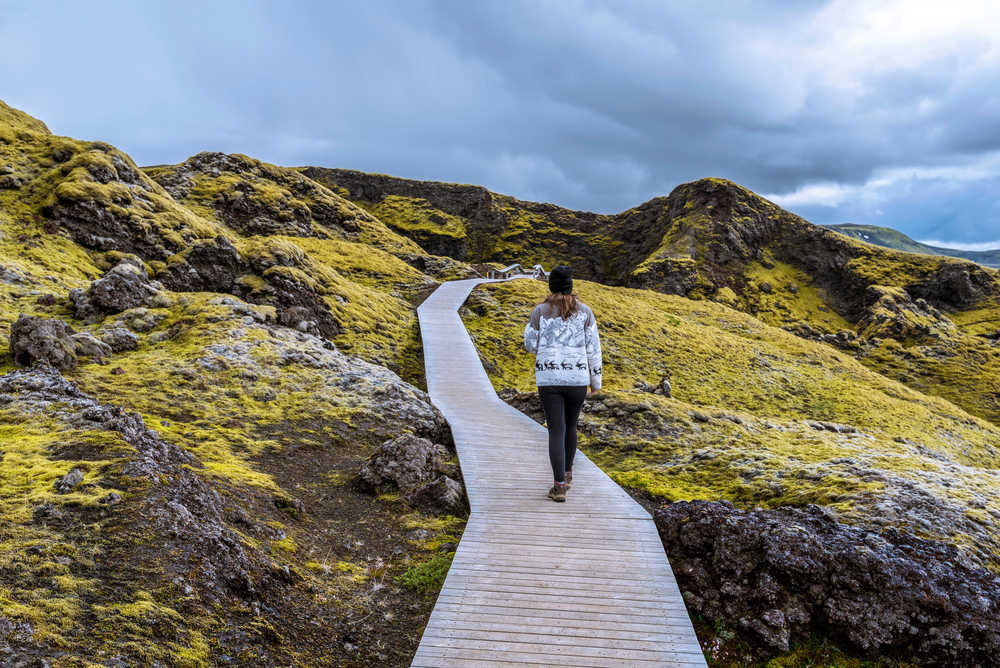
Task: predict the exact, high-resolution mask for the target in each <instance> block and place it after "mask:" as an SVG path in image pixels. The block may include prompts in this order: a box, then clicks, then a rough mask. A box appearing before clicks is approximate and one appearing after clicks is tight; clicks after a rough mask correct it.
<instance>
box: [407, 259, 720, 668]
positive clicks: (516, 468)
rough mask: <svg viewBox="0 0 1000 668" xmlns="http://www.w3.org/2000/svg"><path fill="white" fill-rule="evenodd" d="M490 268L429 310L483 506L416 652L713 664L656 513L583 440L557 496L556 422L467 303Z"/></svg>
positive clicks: (446, 388) (434, 379)
mask: <svg viewBox="0 0 1000 668" xmlns="http://www.w3.org/2000/svg"><path fill="white" fill-rule="evenodd" d="M484 282H490V281H483V280H481V279H470V280H464V281H450V282H447V283H444V284H442V285H441V286H440V287H439V288H438V289H437V290H436V291H435V292H434V293H433V294H432V295H431V296H430V297H428V298H427V300H426V301H425V302H424V303H423V304H422V305H421V306H420V308H419V309H418V310H417V314H418V317H419V320H420V333H421V336H422V338H423V345H424V364H425V366H426V374H427V389H428V391H429V393H430V396H431V400H432V401H433V402H434V405H436V406H437V407H438V408H439V409H440V410H441V412H442V413H444V415H445V417H446V418H447V419H448V423H449V424H450V425H451V429H452V433H453V434H454V436H455V444H456V447H457V449H458V456H459V460H460V462H461V465H462V474H463V475H464V477H465V484H466V488H467V489H468V492H469V503H470V506H471V509H472V514H471V515H470V517H469V522H468V525H467V526H466V529H465V533H464V534H463V535H462V540H461V542H460V543H459V546H458V550H457V551H456V553H455V559H454V561H453V562H452V565H451V570H450V571H449V572H448V577H447V579H446V580H445V583H444V587H443V588H442V589H441V593H440V594H439V595H438V599H437V603H436V604H435V606H434V610H433V612H432V613H431V617H430V620H429V621H428V623H427V627H426V629H425V630H424V634H423V637H422V638H421V640H420V646H419V647H418V648H417V653H416V655H415V656H414V658H413V664H412V665H414V666H521V667H522V668H524V667H525V666H531V665H535V666H539V665H541V666H560V667H563V666H567V667H568V666H636V667H651V666H683V667H685V668H687V667H689V666H690V667H695V666H705V660H704V657H703V655H702V652H701V648H700V647H699V645H698V640H697V638H696V637H695V634H694V629H693V628H692V626H691V622H690V620H689V619H688V614H687V610H686V609H685V607H684V601H683V599H682V598H681V594H680V591H679V590H678V588H677V584H676V583H675V581H674V576H673V572H672V571H671V570H670V564H669V563H668V562H667V556H666V554H665V553H664V551H663V545H662V543H661V542H660V537H659V535H658V533H657V531H656V527H655V525H654V524H653V520H652V518H651V517H650V515H649V513H647V512H646V511H645V510H644V509H643V508H642V507H641V506H639V505H638V504H637V503H636V502H635V501H633V500H632V498H631V497H629V495H628V494H626V493H625V491H624V490H622V489H621V488H620V487H619V486H618V485H617V484H615V483H614V482H613V481H612V480H611V479H610V478H608V477H607V476H606V475H605V474H604V473H603V472H602V471H601V470H600V469H598V468H597V467H596V466H595V465H594V464H593V463H591V461H590V460H589V459H587V458H586V457H585V456H584V455H583V454H582V453H578V454H577V457H576V461H575V462H574V469H573V474H574V480H573V489H571V490H570V491H569V493H568V494H567V500H566V503H553V502H552V501H550V500H549V499H548V498H547V497H546V493H547V492H548V489H549V487H550V486H551V484H552V477H551V476H552V473H551V469H550V468H549V461H548V445H547V443H548V441H547V436H546V432H545V428H544V427H542V426H540V425H539V424H538V423H536V422H535V421H534V420H532V419H531V418H529V417H528V416H526V415H524V414H523V413H521V412H520V411H518V410H516V409H514V408H512V407H510V406H508V405H507V404H505V403H504V402H503V401H501V400H500V398H499V397H497V395H496V392H494V390H493V386H492V385H491V384H490V381H489V378H487V376H486V372H485V371H484V369H483V367H482V364H481V363H480V361H479V355H478V353H477V352H476V349H475V346H474V345H473V343H472V340H471V339H470V338H469V335H468V333H467V332H466V330H465V327H464V325H463V324H462V321H461V319H460V318H459V316H458V307H459V306H461V305H462V303H463V302H464V301H465V299H466V297H467V296H468V295H469V293H470V292H471V291H472V289H473V288H474V287H475V286H476V285H477V284H478V283H484ZM508 335H509V336H514V337H520V336H521V332H520V331H516V332H510V333H509V334H508ZM525 354H527V353H525Z"/></svg>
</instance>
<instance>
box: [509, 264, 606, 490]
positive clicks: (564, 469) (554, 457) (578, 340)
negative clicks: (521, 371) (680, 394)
mask: <svg viewBox="0 0 1000 668" xmlns="http://www.w3.org/2000/svg"><path fill="white" fill-rule="evenodd" d="M524 347H525V349H527V351H528V352H529V353H534V354H535V384H536V385H537V386H538V395H539V397H541V400H542V407H543V408H544V409H545V423H546V424H547V425H548V429H549V461H550V463H551V464H552V476H553V478H554V482H553V485H552V489H550V490H549V498H550V499H552V500H553V501H565V500H566V490H567V489H569V488H570V487H571V486H572V484H573V458H574V456H575V455H576V421H577V418H578V417H579V416H580V409H581V408H582V407H583V400H584V399H585V398H586V396H587V387H588V386H589V387H590V389H591V391H593V392H596V391H598V390H600V389H601V339H600V337H599V336H598V334H597V320H595V319H594V312H593V311H591V310H590V307H589V306H587V305H586V304H584V303H583V302H582V301H580V298H579V297H578V296H577V295H575V294H573V270H572V269H571V268H570V267H568V266H566V265H559V266H558V267H555V268H554V269H553V270H552V272H551V273H550V274H549V296H548V297H546V298H545V300H544V301H543V302H542V303H540V304H538V305H537V306H536V307H535V308H534V310H533V311H532V312H531V318H530V319H529V320H528V324H527V325H525V327H524Z"/></svg>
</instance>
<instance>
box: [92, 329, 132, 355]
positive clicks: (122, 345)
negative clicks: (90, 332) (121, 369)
mask: <svg viewBox="0 0 1000 668" xmlns="http://www.w3.org/2000/svg"><path fill="white" fill-rule="evenodd" d="M98 334H99V336H100V339H101V341H102V342H104V343H105V344H106V345H107V346H108V347H109V348H110V349H111V352H115V353H120V352H122V351H124V350H135V349H136V348H137V347H139V336H138V335H137V334H136V333H135V332H131V331H129V330H128V329H126V328H124V327H108V328H106V329H102V330H101V331H100V332H98Z"/></svg>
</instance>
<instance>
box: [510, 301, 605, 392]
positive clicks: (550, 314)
mask: <svg viewBox="0 0 1000 668" xmlns="http://www.w3.org/2000/svg"><path fill="white" fill-rule="evenodd" d="M524 347H525V349H527V351H528V352H529V353H535V384H536V385H538V386H542V385H576V386H580V385H590V387H591V388H593V390H594V391H595V392H596V391H597V390H599V389H601V339H600V337H599V336H598V335H597V321H596V320H595V319H594V312H593V311H591V310H590V307H588V306H586V305H585V304H583V303H582V302H580V305H579V309H578V310H577V312H576V313H574V314H573V315H571V316H570V317H569V318H567V319H565V320H563V319H562V318H561V317H559V314H558V312H557V311H556V310H555V308H554V307H552V306H550V305H549V304H539V305H538V306H536V307H535V309H534V310H533V311H532V312H531V318H530V319H529V320H528V324H527V325H525V326H524Z"/></svg>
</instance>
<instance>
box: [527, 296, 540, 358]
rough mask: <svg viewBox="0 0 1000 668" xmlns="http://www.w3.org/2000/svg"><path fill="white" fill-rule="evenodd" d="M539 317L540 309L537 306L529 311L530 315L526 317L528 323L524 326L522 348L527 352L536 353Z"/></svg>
mask: <svg viewBox="0 0 1000 668" xmlns="http://www.w3.org/2000/svg"><path fill="white" fill-rule="evenodd" d="M540 317H541V309H539V308H538V307H537V306H536V307H535V310H533V311H532V312H531V317H530V318H529V319H528V324H527V325H525V326H524V349H525V350H527V351H528V352H529V353H532V354H537V353H538V337H539V335H540V332H539V324H540Z"/></svg>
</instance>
